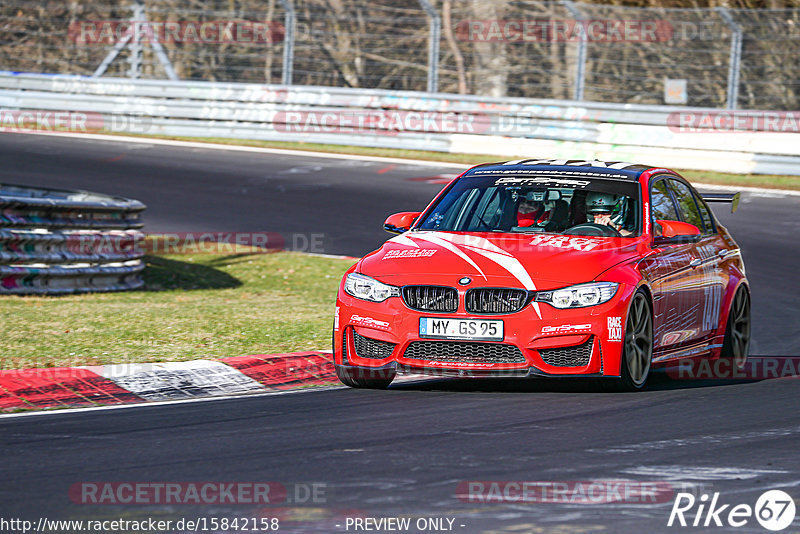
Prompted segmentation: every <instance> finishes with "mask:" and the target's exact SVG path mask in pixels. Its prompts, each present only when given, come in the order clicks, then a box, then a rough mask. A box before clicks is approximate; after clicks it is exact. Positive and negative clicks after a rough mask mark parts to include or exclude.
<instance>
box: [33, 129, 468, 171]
mask: <svg viewBox="0 0 800 534" xmlns="http://www.w3.org/2000/svg"><path fill="white" fill-rule="evenodd" d="M20 135H45V136H54V137H68V138H71V139H91V140H94V141H116V142H118V143H139V144H146V145H161V146H174V147H183V148H202V149H206V150H232V151H236V152H255V153H261V154H278V155H282V156H303V157H310V158H326V159H343V160H351V161H352V160H358V161H376V162H380V163H403V164H406V165H420V166H423V167H446V168H450V169H461V170H467V169H468V168H469V167H471V165H468V164H463V163H448V162H443V161H427V160H420V159H405V158H389V157H381V156H365V155H354V154H335V153H332V152H314V151H311V150H290V149H284V148H267V147H256V146H245V145H222V144H216V143H201V142H193V141H175V140H172V139H155V138H148V137H125V136H122V135H101V134H80V133H68V132H24V133H21V134H20Z"/></svg>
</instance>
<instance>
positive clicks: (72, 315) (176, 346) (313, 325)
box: [0, 252, 353, 369]
mask: <svg viewBox="0 0 800 534" xmlns="http://www.w3.org/2000/svg"><path fill="white" fill-rule="evenodd" d="M146 260H147V269H145V271H144V278H145V281H146V284H147V290H145V291H135V292H127V293H108V294H89V295H74V296H64V297H3V298H2V306H0V338H2V339H3V344H2V348H0V369H22V368H31V367H61V366H67V367H71V366H78V365H101V364H111V363H131V362H163V361H185V360H193V359H197V358H222V357H227V356H242V355H247V354H270V353H278V352H294V351H304V350H315V349H320V348H328V347H329V345H330V335H331V326H332V324H333V311H334V305H335V299H336V291H337V287H338V284H339V281H340V280H341V277H342V275H343V274H344V272H345V271H346V270H347V269H348V268H349V267H350V266H351V265H352V264H353V261H352V260H342V259H335V258H325V257H315V256H308V255H303V254H299V253H293V252H276V253H271V254H235V255H229V256H217V255H194V256H186V255H181V256H148V257H147V258H146Z"/></svg>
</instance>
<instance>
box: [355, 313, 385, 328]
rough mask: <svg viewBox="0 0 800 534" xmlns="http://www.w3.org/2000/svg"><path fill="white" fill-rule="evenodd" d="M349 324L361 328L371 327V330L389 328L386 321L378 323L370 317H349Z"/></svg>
mask: <svg viewBox="0 0 800 534" xmlns="http://www.w3.org/2000/svg"><path fill="white" fill-rule="evenodd" d="M350 322H351V323H353V324H358V325H361V326H371V327H373V328H389V323H388V321H379V320H377V319H373V318H372V317H364V316H362V315H356V314H353V315H351V316H350Z"/></svg>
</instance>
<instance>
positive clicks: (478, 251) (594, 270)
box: [358, 231, 642, 290]
mask: <svg viewBox="0 0 800 534" xmlns="http://www.w3.org/2000/svg"><path fill="white" fill-rule="evenodd" d="M641 242H642V241H641V239H632V238H610V237H584V236H564V235H554V234H496V233H470V234H464V233H455V232H429V231H418V232H406V233H404V234H401V235H399V236H397V237H395V238H393V239H390V240H389V241H387V242H386V243H384V244H383V246H382V247H381V248H380V249H378V250H376V251H375V252H373V253H371V254H369V255H367V256H366V257H364V258H363V259H362V260H361V261H360V262H359V265H358V272H360V273H363V274H365V275H367V276H371V277H375V278H378V279H380V280H384V281H386V282H387V283H390V284H393V285H406V284H420V283H424V284H436V285H439V284H443V285H453V284H455V283H456V282H457V281H458V279H460V278H461V277H464V276H468V277H470V278H472V279H473V281H474V282H475V283H476V284H479V285H498V284H499V285H503V286H508V285H509V284H513V286H514V287H524V288H526V289H529V290H536V289H539V290H541V289H554V288H557V287H563V286H564V285H569V284H575V283H581V282H590V281H592V280H594V279H595V278H596V277H597V276H599V275H600V274H601V273H602V272H604V271H606V270H608V269H609V268H611V267H613V266H614V265H617V264H619V263H621V262H623V261H626V260H630V259H632V258H635V257H636V256H638V255H639V252H638V251H637V249H638V245H640V244H641Z"/></svg>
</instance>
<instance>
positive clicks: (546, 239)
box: [530, 235, 602, 252]
mask: <svg viewBox="0 0 800 534" xmlns="http://www.w3.org/2000/svg"><path fill="white" fill-rule="evenodd" d="M601 243H602V241H599V240H597V239H592V238H589V237H570V236H566V235H537V236H535V237H534V238H533V239H532V240H531V242H530V244H531V245H533V246H537V247H553V248H560V249H564V250H567V249H571V250H577V251H580V252H588V251H590V250H592V249H593V248H595V247H596V246H598V245H600V244H601Z"/></svg>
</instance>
